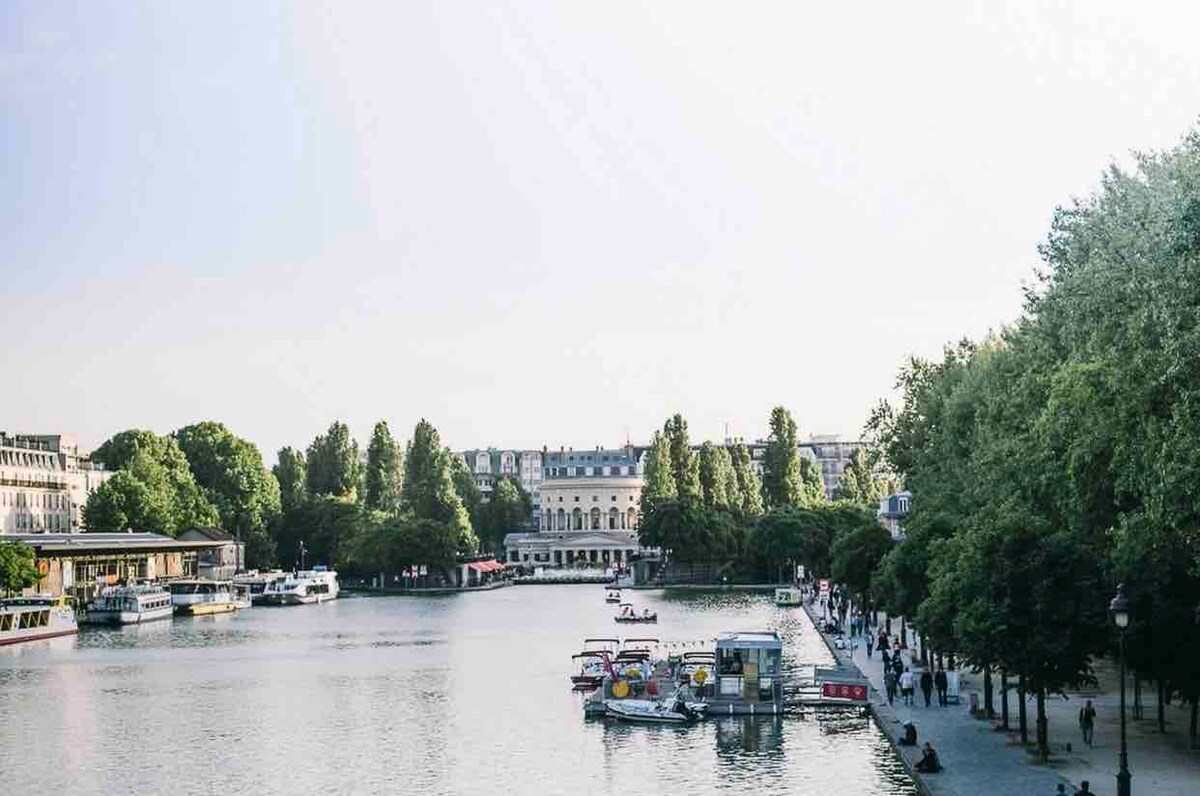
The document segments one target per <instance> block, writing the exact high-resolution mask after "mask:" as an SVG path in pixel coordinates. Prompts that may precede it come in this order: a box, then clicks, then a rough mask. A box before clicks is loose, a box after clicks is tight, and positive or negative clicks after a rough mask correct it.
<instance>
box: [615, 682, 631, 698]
mask: <svg viewBox="0 0 1200 796" xmlns="http://www.w3.org/2000/svg"><path fill="white" fill-rule="evenodd" d="M612 692H613V696H615V697H616V698H617V699H624V698H625V697H627V696H629V683H627V682H626V681H624V680H618V681H617V682H615V683H613V687H612Z"/></svg>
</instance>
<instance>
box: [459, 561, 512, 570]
mask: <svg viewBox="0 0 1200 796" xmlns="http://www.w3.org/2000/svg"><path fill="white" fill-rule="evenodd" d="M467 566H468V567H470V568H471V569H473V570H475V571H476V572H495V571H496V570H498V569H504V567H505V565H504V564H501V563H500V562H499V561H496V560H494V559H493V560H492V561H472V562H471V563H469V564H467Z"/></svg>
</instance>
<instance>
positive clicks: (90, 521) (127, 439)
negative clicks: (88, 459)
mask: <svg viewBox="0 0 1200 796" xmlns="http://www.w3.org/2000/svg"><path fill="white" fill-rule="evenodd" d="M102 457H103V458H102ZM94 458H95V459H96V460H98V461H103V462H104V463H105V465H106V466H107V467H108V468H109V469H115V470H117V472H116V474H115V475H114V476H113V477H111V478H110V479H108V480H107V481H106V482H105V483H104V484H102V485H101V486H100V487H99V488H98V489H97V490H96V491H95V492H94V493H93V494H92V495H91V496H90V497H89V498H88V502H87V504H86V505H85V506H84V509H83V523H84V525H85V526H86V527H87V528H88V529H90V530H94V531H105V530H106V531H120V530H134V531H143V532H149V533H161V534H165V535H168V536H175V535H176V534H177V533H179V531H181V530H183V529H184V528H187V527H188V526H190V525H201V526H213V525H217V524H218V523H219V522H220V515H219V513H218V512H217V509H216V507H215V506H213V505H212V503H211V502H210V501H209V500H208V498H207V497H206V496H205V494H204V492H203V491H202V490H201V489H200V487H199V486H198V485H197V484H196V480H195V478H194V477H193V475H192V471H191V469H190V468H189V466H188V461H187V458H186V457H185V456H184V454H183V451H182V450H181V449H180V448H179V445H178V444H177V443H176V441H175V440H174V439H173V438H172V437H159V436H157V435H155V434H154V433H153V432H149V431H141V430H136V429H134V430H130V431H122V432H121V433H119V434H116V435H115V436H113V437H112V438H111V439H109V440H108V441H107V442H105V443H104V444H103V445H101V446H100V448H98V449H97V451H96V453H95V454H94Z"/></svg>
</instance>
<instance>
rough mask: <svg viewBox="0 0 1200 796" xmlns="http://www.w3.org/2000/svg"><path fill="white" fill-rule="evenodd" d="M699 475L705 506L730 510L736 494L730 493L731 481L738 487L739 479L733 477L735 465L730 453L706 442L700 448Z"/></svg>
mask: <svg viewBox="0 0 1200 796" xmlns="http://www.w3.org/2000/svg"><path fill="white" fill-rule="evenodd" d="M697 458H698V459H699V462H698V467H697V469H698V474H699V477H700V492H701V498H702V500H703V502H704V505H705V506H706V507H707V508H710V509H729V508H730V505H731V501H732V500H733V499H735V498H736V497H737V495H736V493H735V494H734V495H731V494H730V493H729V486H730V481H731V480H732V482H733V485H734V486H735V487H736V485H737V478H736V476H734V475H733V463H732V462H731V461H730V458H729V451H728V450H726V449H725V448H721V447H717V446H716V445H713V444H712V443H711V442H708V441H705V443H704V444H703V445H701V446H700V455H699V457H697Z"/></svg>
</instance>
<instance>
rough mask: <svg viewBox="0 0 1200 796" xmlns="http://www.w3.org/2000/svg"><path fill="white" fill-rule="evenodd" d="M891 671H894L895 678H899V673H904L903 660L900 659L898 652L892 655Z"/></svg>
mask: <svg viewBox="0 0 1200 796" xmlns="http://www.w3.org/2000/svg"><path fill="white" fill-rule="evenodd" d="M892 671H893V672H895V673H896V679H899V678H900V675H901V674H903V673H904V661H902V660H900V653H898V652H897V653H896V654H895V655H893V656H892Z"/></svg>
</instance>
